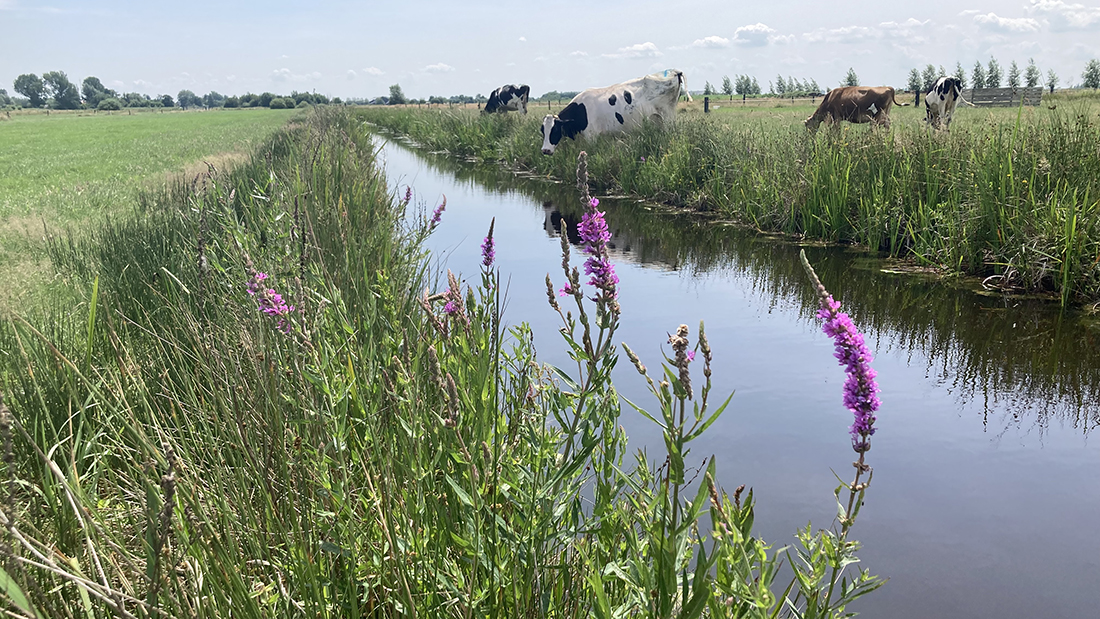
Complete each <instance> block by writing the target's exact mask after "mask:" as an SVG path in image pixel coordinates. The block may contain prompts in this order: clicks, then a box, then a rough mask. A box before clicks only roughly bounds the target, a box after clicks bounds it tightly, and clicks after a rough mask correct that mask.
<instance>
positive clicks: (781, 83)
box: [775, 75, 787, 96]
mask: <svg viewBox="0 0 1100 619" xmlns="http://www.w3.org/2000/svg"><path fill="white" fill-rule="evenodd" d="M786 92H787V80H785V79H783V76H782V75H777V76H776V77H775V94H777V95H780V96H782V95H783V94H784V93H786Z"/></svg>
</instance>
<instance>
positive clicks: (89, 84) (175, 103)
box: [0, 71, 342, 110]
mask: <svg viewBox="0 0 1100 619" xmlns="http://www.w3.org/2000/svg"><path fill="white" fill-rule="evenodd" d="M14 87H15V92H16V93H18V94H20V95H22V96H23V99H19V98H16V97H11V96H9V95H8V93H7V91H6V90H4V89H2V88H0V107H8V106H18V107H30V108H42V107H48V108H50V109H56V110H79V109H92V110H121V109H123V108H133V107H180V108H184V109H186V108H194V107H206V108H215V107H226V108H238V107H268V108H271V109H286V108H293V107H305V106H308V105H325V104H328V103H334V104H340V103H342V101H341V100H340V98H339V97H334V98H333V99H331V100H330V99H329V98H328V97H326V96H325V95H320V94H317V93H310V92H298V91H292V92H291V93H290V94H289V95H277V94H275V93H271V92H265V93H262V94H258V95H257V94H252V93H246V94H244V95H240V96H226V95H223V94H221V93H219V92H217V91H210V92H208V93H206V94H205V95H203V96H199V95H196V94H195V93H194V92H191V91H190V90H181V91H179V92H178V93H177V94H176V97H175V99H173V98H172V95H168V94H164V95H157V96H156V97H150V96H149V95H146V94H142V93H138V92H127V93H119V92H117V91H115V90H113V89H111V88H107V87H106V86H104V84H103V82H102V81H101V80H100V79H99V78H98V77H95V76H89V77H86V78H84V81H83V82H81V85H80V88H79V89H78V88H77V86H76V84H73V83H72V82H71V81H70V80H69V78H68V76H67V75H65V72H64V71H49V72H47V73H44V74H42V77H39V76H37V75H35V74H34V73H24V74H23V75H20V76H19V77H17V78H15V83H14Z"/></svg>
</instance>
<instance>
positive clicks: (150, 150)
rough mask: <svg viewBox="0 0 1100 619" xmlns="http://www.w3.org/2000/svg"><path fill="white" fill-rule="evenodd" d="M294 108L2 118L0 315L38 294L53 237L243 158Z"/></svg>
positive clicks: (128, 208) (47, 275) (126, 210)
mask: <svg viewBox="0 0 1100 619" xmlns="http://www.w3.org/2000/svg"><path fill="white" fill-rule="evenodd" d="M294 113H295V112H293V111H285V112H284V111H268V110H262V111H257V110H245V111H216V112H174V113H167V112H166V113H152V112H144V113H138V114H134V115H128V114H126V113H125V112H121V113H115V114H104V113H100V114H96V115H92V114H90V113H83V114H77V113H54V114H50V115H48V116H47V115H45V114H42V113H34V114H31V113H27V114H23V113H18V114H13V115H12V117H11V119H10V120H6V121H4V122H3V123H2V124H0V311H2V310H4V309H6V308H11V307H17V306H22V305H25V304H26V303H27V302H29V301H30V298H33V297H35V296H39V297H40V296H43V295H42V294H41V290H39V288H40V287H41V286H42V285H43V284H44V283H46V282H48V281H49V280H50V278H51V276H52V274H51V273H49V272H48V270H47V269H46V268H45V262H44V258H45V254H44V246H43V243H42V237H43V234H44V228H45V229H48V230H49V231H50V232H51V233H53V234H64V233H65V231H66V230H73V231H79V230H80V229H81V228H84V227H87V226H96V225H98V224H100V223H102V222H103V221H104V220H105V219H106V218H109V217H114V216H119V215H124V214H128V213H129V212H130V211H131V210H132V209H133V206H134V203H135V202H136V201H137V200H138V196H139V194H140V193H141V192H142V191H144V190H148V189H156V188H157V187H163V186H164V185H165V184H168V183H175V182H178V180H179V179H180V178H186V179H187V180H191V179H193V178H194V177H195V176H196V175H197V174H198V173H200V172H205V171H206V169H207V166H206V165H205V163H204V162H210V163H212V164H214V165H215V166H217V167H219V168H222V167H225V166H228V165H233V164H235V163H237V162H240V161H243V160H246V159H247V158H248V156H249V154H250V153H251V152H252V151H253V150H254V149H255V148H256V147H257V146H259V144H261V143H262V141H263V140H264V139H266V137H267V136H268V135H270V134H271V132H273V131H274V130H275V129H276V128H277V127H279V126H280V125H283V124H285V123H286V122H287V120H288V119H289V118H290V117H291V115H293V114H294Z"/></svg>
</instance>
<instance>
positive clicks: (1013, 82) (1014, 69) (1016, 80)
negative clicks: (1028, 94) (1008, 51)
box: [1008, 60, 1020, 89]
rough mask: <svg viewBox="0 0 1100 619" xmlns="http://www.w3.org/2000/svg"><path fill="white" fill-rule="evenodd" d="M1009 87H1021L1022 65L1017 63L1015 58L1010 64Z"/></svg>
mask: <svg viewBox="0 0 1100 619" xmlns="http://www.w3.org/2000/svg"><path fill="white" fill-rule="evenodd" d="M1008 87H1009V88H1012V89H1016V88H1019V87H1020V65H1018V64H1016V61H1015V60H1013V61H1012V64H1010V65H1008Z"/></svg>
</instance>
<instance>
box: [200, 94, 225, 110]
mask: <svg viewBox="0 0 1100 619" xmlns="http://www.w3.org/2000/svg"><path fill="white" fill-rule="evenodd" d="M224 103H225V95H223V94H221V93H220V92H218V91H216V90H211V91H210V92H208V93H206V94H205V95H203V96H202V104H203V105H205V106H206V107H221V106H222V105H223V104H224Z"/></svg>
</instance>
